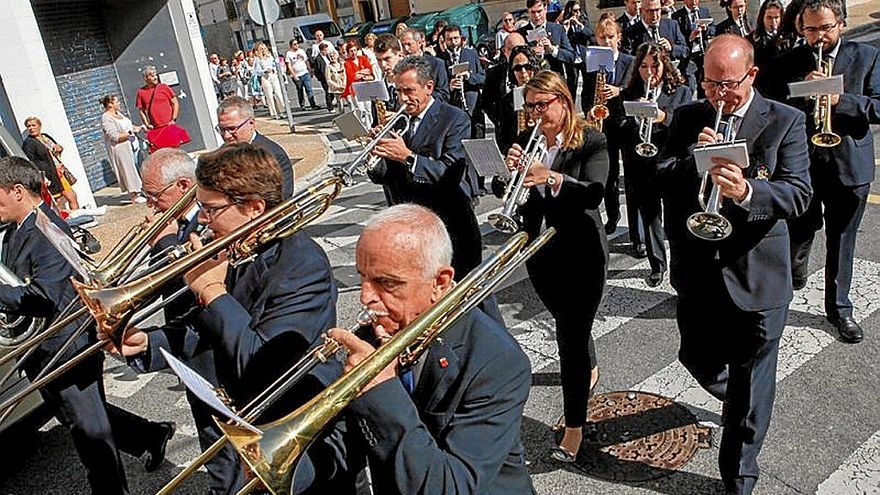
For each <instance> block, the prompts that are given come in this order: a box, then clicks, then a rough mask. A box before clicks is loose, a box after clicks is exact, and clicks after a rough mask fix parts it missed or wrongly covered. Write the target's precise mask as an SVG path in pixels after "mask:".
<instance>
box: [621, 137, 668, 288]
mask: <svg viewBox="0 0 880 495" xmlns="http://www.w3.org/2000/svg"><path fill="white" fill-rule="evenodd" d="M654 168H655V167H654V163H653V159H643V158H641V157H637V155H635V154H634V153H633V152H632V151H628V152H627V153H626V154H624V160H623V169H624V175H625V176H626V208H627V221H628V222H629V225H630V227H629V230H630V240H632V242H633V243H634V244H637V243H639V242H642V241H644V243H645V248H646V250H647V251H648V263H649V264H650V265H651V271H652V272H662V271H666V266H667V261H666V244H665V243H664V241H665V239H666V235H665V233H664V231H663V203H662V201H661V199H660V193H659V191H658V189H657V181H655V180H654V178H655V176H654V174H653V172H651V171H652V170H654ZM640 230H641V232H640Z"/></svg>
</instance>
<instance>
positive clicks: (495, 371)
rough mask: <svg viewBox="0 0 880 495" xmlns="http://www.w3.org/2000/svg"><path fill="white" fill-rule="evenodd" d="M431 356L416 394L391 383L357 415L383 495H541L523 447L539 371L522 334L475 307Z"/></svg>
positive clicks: (353, 425)
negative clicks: (535, 373)
mask: <svg viewBox="0 0 880 495" xmlns="http://www.w3.org/2000/svg"><path fill="white" fill-rule="evenodd" d="M422 359H423V360H424V364H423V367H422V370H421V373H420V375H419V379H418V382H417V383H416V387H415V389H414V390H413V393H412V396H410V395H409V394H408V393H407V392H406V389H405V388H404V387H403V385H402V384H401V382H400V380H388V381H386V382H384V383H382V384H380V385H379V386H377V387H375V388H373V389H371V390H370V391H368V392H367V393H365V394H364V395H362V396H361V397H359V398H358V399H357V400H355V401H354V402H352V404H351V406H350V407H349V409H348V414H349V425H350V427H349V429H350V430H352V432H353V433H354V434H355V435H356V437H358V438H357V440H358V443H359V444H360V446H361V448H363V449H364V450H365V451H366V454H367V458H368V459H369V462H370V471H371V474H372V479H373V483H374V484H375V486H376V490H375V491H376V493H383V494H405V495H411V494H421V493H424V494H445V493H448V494H453V493H481V494H487V495H489V494H497V495H516V494H523V495H526V494H531V493H533V488H532V483H531V479H530V478H529V473H528V471H527V469H526V466H525V455H524V449H523V446H522V442H521V441H520V423H521V421H522V414H523V406H524V405H525V402H526V398H527V397H528V394H529V385H530V382H531V370H530V365H529V361H528V359H527V358H526V356H525V354H523V352H522V350H521V349H520V347H519V345H518V344H517V342H516V341H515V340H514V339H513V337H511V336H510V334H509V333H508V332H507V330H506V329H505V328H504V327H503V326H502V325H501V324H499V323H498V322H497V321H495V320H493V319H492V318H490V317H489V316H487V315H486V314H485V313H483V312H482V311H480V310H478V309H474V310H471V311H470V312H469V313H468V314H466V315H465V316H464V317H463V318H462V319H461V321H459V322H458V323H456V324H455V325H453V326H452V327H450V328H449V329H448V330H447V331H446V332H445V333H444V334H443V339H442V340H441V341H439V342H435V343H434V344H433V345H431V347H430V348H429V350H428V352H427V353H426V354H425V356H424V357H423V358H422Z"/></svg>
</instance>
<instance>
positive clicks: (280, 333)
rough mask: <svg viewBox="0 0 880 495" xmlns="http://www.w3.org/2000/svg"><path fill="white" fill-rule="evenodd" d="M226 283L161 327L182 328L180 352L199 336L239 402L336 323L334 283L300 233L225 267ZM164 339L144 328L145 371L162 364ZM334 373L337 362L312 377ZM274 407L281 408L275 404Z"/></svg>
mask: <svg viewBox="0 0 880 495" xmlns="http://www.w3.org/2000/svg"><path fill="white" fill-rule="evenodd" d="M226 287H227V291H228V293H227V294H225V295H223V296H220V297H218V298H217V299H215V300H214V301H212V302H211V304H209V305H208V306H206V307H204V308H201V309H200V310H198V311H195V312H193V313H192V314H191V315H190V318H193V320H191V321H188V322H182V323H186V325H185V326H183V327H182V328H181V326H180V325H175V324H170V325H166V328H165V331H164V333H165V334H168V333H170V332H175V331H180V332H187V336H186V344H185V347H184V350H185V351H187V352H188V351H189V350H196V349H199V348H200V346H201V345H203V343H201V342H199V341H200V340H206V341H207V342H208V343H209V344H210V346H211V347H212V348H213V350H214V357H215V365H216V369H217V376H218V378H219V380H220V383H221V384H222V385H223V386H224V387H226V390H227V392H229V395H230V397H232V398H233V400H234V401H235V403H236V404H239V405H241V404H244V403H245V401H246V400H248V399H249V398H251V397H253V396H254V395H255V394H256V393H258V392H260V391H262V390H263V389H264V388H265V387H266V385H267V384H268V383H269V382H270V381H271V380H274V379H275V378H277V377H278V376H279V375H280V374H281V372H282V371H283V370H285V369H287V368H288V367H289V366H290V365H292V364H293V363H294V362H296V361H297V360H298V359H299V358H300V357H302V355H303V354H304V353H305V352H306V350H307V349H309V348H310V347H312V346H314V345H316V344H318V343H320V338H319V337H320V335H321V334H322V333H323V332H325V331H326V330H328V329H329V328H331V327H333V326H335V325H336V282H335V281H334V279H333V275H332V273H331V269H330V262H329V261H328V260H327V255H326V254H325V253H324V251H323V250H322V249H321V248H320V247H319V246H318V245H317V244H316V243H315V242H314V241H313V240H312V239H311V238H309V236H308V235H307V234H305V233H304V232H299V233H296V234H294V235H292V236H290V237H287V238H286V239H283V240H281V241H280V242H276V243H274V244H271V245H270V246H268V247H267V248H265V249H264V250H263V251H261V252H260V253H259V254H258V255H257V257H256V258H255V259H254V260H253V261H251V262H248V263H245V264H243V265H239V266H238V267H235V268H230V269H229V273H228V274H227V277H226ZM154 338H155V339H156V340H154ZM168 340H169V339H168V338H167V337H165V338H163V337H162V336H161V334H157V333H155V332H151V333H150V346H149V348H148V350H147V354H146V355H144V356H142V359H143V360H144V361H145V366H144V367H145V368H146V369H153V370H155V369H161V368H163V367H165V366H167V363H165V360H164V359H163V358H162V355H161V353H159V352H158V348H159V347H165V345H166V342H168ZM171 350H172V351H174V349H171ZM183 357H186V353H185V352H184V353H183ZM338 371H339V368H338V367H337V366H336V365H332V366H327V367H319V368H316V369H315V370H314V371H313V375H314V376H315V377H317V378H318V380H319V381H320V382H321V383H330V381H332V380H333V379H334V378H335V377H336V374H337V373H338ZM297 405H298V404H297ZM273 409H274V410H276V411H278V410H279V409H283V407H282V404H278V405H277V406H276V407H275V408H273ZM288 412H289V411H288ZM269 414H270V415H271V413H269Z"/></svg>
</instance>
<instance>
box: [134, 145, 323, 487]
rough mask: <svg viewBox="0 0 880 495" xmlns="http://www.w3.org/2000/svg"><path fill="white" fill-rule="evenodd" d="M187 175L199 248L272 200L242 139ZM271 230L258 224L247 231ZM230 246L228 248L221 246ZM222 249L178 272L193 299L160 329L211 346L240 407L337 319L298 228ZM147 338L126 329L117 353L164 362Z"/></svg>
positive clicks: (270, 164) (268, 177) (266, 168)
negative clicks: (193, 182) (244, 248)
mask: <svg viewBox="0 0 880 495" xmlns="http://www.w3.org/2000/svg"><path fill="white" fill-rule="evenodd" d="M196 176H197V179H198V190H197V193H196V199H197V201H196V203H197V204H198V206H199V209H200V213H199V222H200V223H202V224H204V225H205V226H207V227H208V228H210V229H211V230H212V231H213V232H214V236H215V237H214V240H213V241H212V242H211V243H210V244H208V245H207V246H213V245H215V244H214V243H220V246H222V245H223V242H224V237H225V236H228V235H230V234H231V233H232V232H234V231H237V230H238V229H240V228H241V227H245V226H246V225H250V224H251V223H252V222H253V221H254V220H255V219H258V218H260V217H261V216H263V215H265V214H266V212H267V211H270V210H271V209H272V208H273V207H275V206H277V205H279V204H281V180H282V179H281V172H280V170H279V169H278V165H277V163H276V162H275V159H274V158H273V157H272V155H271V154H270V153H269V152H267V151H265V150H263V149H261V148H258V147H255V146H252V145H249V144H232V145H227V146H224V147H222V148H220V149H219V150H216V151H213V152H210V153H206V154H204V155H202V156H201V157H199V162H198V168H197V169H196ZM270 233H271V232H269V231H268V230H267V229H266V228H263V229H261V230H260V231H258V232H252V235H255V236H256V235H260V234H270ZM190 242H192V244H193V246H194V248H195V250H196V251H198V250H199V249H202V248H203V246H202V243H201V242H200V240H199V239H198V238H197V237H196V236H194V235H192V236H190ZM237 247H239V244H236V245H235V246H228V247H227V251H226V253H228V252H230V251H234V250H235V249H236V248H237ZM226 253H223V254H221V255H219V256H218V257H215V258H213V259H209V260H207V261H205V262H203V263H201V264H199V265H198V266H196V267H195V268H193V269H191V270H190V271H188V273H186V274H185V276H184V278H185V281H186V283H187V285H188V286H189V288H190V289H191V290H192V292H193V293H194V295H195V298H196V300H197V302H198V307H197V308H196V309H195V310H194V311H193V312H192V313H190V314H189V315H188V317H187V318H185V319H184V320H182V321H180V322H172V323H167V324H166V327H167V328H166V333H170V332H173V331H179V332H186V334H187V336H186V339H185V340H186V342H188V344H187V349H198V348H199V346H201V345H208V346H210V347H211V348H212V350H213V355H214V366H215V368H216V371H217V379H218V381H219V383H220V384H221V385H222V386H223V387H224V388H225V391H226V393H227V394H228V396H229V398H231V399H232V401H233V402H234V403H235V404H237V405H242V404H244V403H245V402H246V401H248V400H250V399H251V398H253V397H254V396H255V395H256V394H258V393H259V392H261V391H262V390H263V389H265V388H266V386H267V385H268V384H269V383H270V382H271V381H272V380H274V379H275V378H277V376H278V375H280V373H281V371H282V370H284V369H286V368H287V367H288V366H289V365H290V364H292V363H294V362H296V361H297V360H298V359H299V358H300V357H302V355H303V354H304V353H305V352H306V351H307V350H308V349H309V348H310V347H311V346H313V345H315V344H316V343H317V342H318V340H319V339H318V337H319V335H320V334H321V333H322V332H323V331H325V330H326V329H328V328H330V327H332V326H334V325H335V324H336V284H335V282H334V280H333V276H332V274H331V271H330V264H329V261H328V260H327V256H326V254H325V253H324V252H323V251H322V250H321V248H320V247H319V246H318V245H317V244H316V243H315V242H314V241H313V240H312V239H311V238H309V236H308V235H307V234H306V233H304V232H301V231H300V232H296V233H294V234H292V235H288V236H282V237H280V238H278V239H275V240H272V241H270V242H268V243H266V244H261V245H259V246H258V247H257V249H256V251H255V252H254V253H252V256H250V257H245V258H243V259H237V260H236V263H235V265H231V264H230V261H229V259H228V256H227V254H226ZM184 259H186V258H184ZM181 261H183V259H182V260H180V261H178V263H180V262H181ZM152 337H153V336H152V335H148V333H147V332H144V331H142V330H138V329H134V328H132V329H129V331H128V332H127V333H126V336H125V339H124V341H123V345H122V350H121V352H122V354H124V355H126V356H129V357H135V356H137V357H138V358H139V359H143V360H145V361H146V362H150V363H152V365H153V366H155V367H156V368H158V367H161V366H164V360H162V358H161V355H160V353H159V350H158V348H159V347H162V345H161V344H159V345H156V343H159V342H161V340H155V339H154V338H152ZM172 351H173V350H172ZM156 368H154V369H156ZM337 373H338V369H336V368H335V367H333V366H324V367H320V368H318V369H316V370H315V372H314V376H315V377H316V378H317V380H318V381H319V382H320V383H316V382H314V381H312V382H310V383H308V384H307V385H306V386H307V387H308V386H312V385H314V386H315V387H316V389H310V390H309V391H303V394H304V396H308V395H309V393H310V392H314V391H316V390H319V389H320V387H321V384H326V383H329V382H330V381H331V380H332V379H333V378H335V376H336V374H337ZM299 402H300V400H299V399H297V398H295V397H293V396H286V397H285V400H282V401H281V402H279V403H277V404H276V405H275V407H278V408H279V409H278V410H282V411H284V410H287V409H290V408H291V406H292V403H293V405H299ZM266 414H267V415H269V416H271V415H272V412H271V411H270V412H267V413H266ZM241 481H242V480H241V479H240V478H236V479H235V480H234V482H235V483H240V482H241ZM234 489H235V487H228V490H234Z"/></svg>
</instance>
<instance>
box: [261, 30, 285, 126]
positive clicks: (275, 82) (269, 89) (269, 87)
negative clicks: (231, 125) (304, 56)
mask: <svg viewBox="0 0 880 495" xmlns="http://www.w3.org/2000/svg"><path fill="white" fill-rule="evenodd" d="M254 51H255V55H256V57H257V61H256V67H255V68H254V72H256V74H257V75H258V76H259V77H260V87H262V88H263V95H264V97H265V102H266V106H267V107H269V115H270V116H271V117H272V118H273V119H276V118H281V119H283V118H285V116H284V100H283V98H282V93H281V81H280V80H279V79H278V70H277V69H276V68H275V59H274V58H273V57H272V52H270V51H269V48H268V47H267V46H266V45H265V44H264V43H257V47H256V49H255V50H254Z"/></svg>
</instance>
